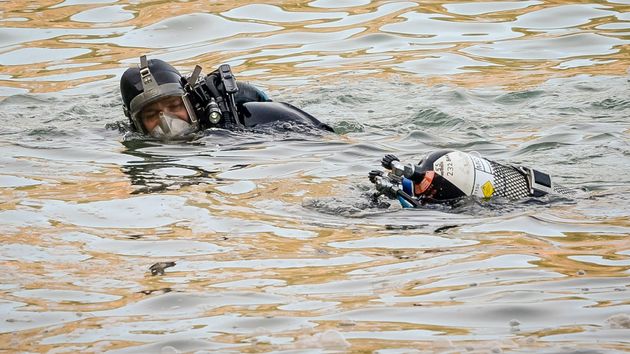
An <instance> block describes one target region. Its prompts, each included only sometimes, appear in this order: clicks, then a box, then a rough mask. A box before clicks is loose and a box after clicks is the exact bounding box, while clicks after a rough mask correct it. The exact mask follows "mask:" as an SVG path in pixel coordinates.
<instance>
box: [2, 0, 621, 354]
mask: <svg viewBox="0 0 630 354" xmlns="http://www.w3.org/2000/svg"><path fill="white" fill-rule="evenodd" d="M627 6H628V3H627V2H624V1H614V2H613V1H591V2H583V3H579V4H576V3H569V2H557V1H556V2H551V1H548V2H545V1H496V2H470V3H462V2H460V3H457V2H429V3H426V2H422V3H421V2H416V1H398V2H386V1H374V2H372V1H364V0H356V1H354V0H353V1H345V2H343V4H342V3H339V2H336V1H328V0H317V1H298V2H274V3H250V2H241V1H233V2H230V3H215V2H202V1H175V2H148V3H147V2H142V3H140V2H133V1H114V0H112V1H107V0H103V1H81V0H67V1H44V2H26V3H22V2H5V3H3V7H2V10H1V11H2V12H1V13H2V16H1V22H0V23H1V26H0V67H1V68H2V73H1V74H0V96H2V100H1V101H0V117H1V119H2V121H3V122H4V126H3V128H2V130H0V135H1V137H2V138H1V139H0V151H1V152H2V154H1V155H0V200H1V201H2V202H1V203H0V225H1V231H2V234H3V241H2V243H1V244H0V264H1V265H2V270H3V271H2V273H0V284H2V285H0V310H1V311H0V313H2V315H1V316H0V343H1V344H0V349H1V350H4V351H8V352H13V351H16V352H51V353H64V352H104V351H107V352H114V353H146V352H163V353H175V352H199V353H201V352H313V353H319V352H358V351H367V352H378V353H413V352H418V353H430V352H442V353H462V352H467V353H500V352H505V353H508V352H509V353H532V352H539V353H587V352H588V353H621V352H627V351H628V350H629V348H630V342H629V341H628V339H627V338H628V327H629V325H628V322H629V320H630V306H629V303H628V291H629V289H628V279H629V276H630V243H629V241H628V235H629V234H630V223H629V222H628V220H629V215H630V214H629V212H628V210H630V201H629V197H628V196H629V195H630V194H629V192H630V177H629V176H630V167H629V166H630V164H629V163H628V162H629V161H630V160H629V157H630V146H629V141H630V140H629V136H630V122H629V120H628V117H629V116H630V99H629V97H630V95H629V93H630V87H629V82H628V79H629V77H628V72H627V70H628V66H629V61H628V58H629V57H630V55H629V46H628V43H629V41H630V36H629V35H630V25H629V21H630V16H628V12H627ZM142 54H147V55H149V57H152V58H162V59H164V60H168V61H170V62H172V63H173V64H174V65H175V66H177V67H178V68H179V69H181V70H182V71H183V72H188V71H190V70H191V69H192V68H193V67H194V65H195V64H200V65H202V66H203V67H204V68H205V69H206V71H209V70H211V69H213V68H215V67H216V66H217V65H218V64H220V63H224V62H227V63H230V64H231V65H232V66H233V69H234V71H235V72H236V73H237V78H238V79H240V80H243V81H249V82H252V83H254V84H255V85H257V86H260V87H262V88H264V89H265V90H266V91H267V92H268V93H269V94H270V96H271V97H272V98H274V99H275V100H278V101H287V102H291V103H293V104H294V105H296V106H298V107H301V108H303V109H305V110H306V111H308V112H309V113H311V114H313V115H315V116H316V117H319V118H320V119H321V120H323V121H325V122H327V123H329V124H331V125H332V126H333V127H335V129H336V130H337V132H338V133H337V134H328V133H321V134H313V133H312V132H308V131H298V132H294V131H282V130H280V131H278V130H274V131H270V130H266V131H256V132H247V133H231V132H225V131H212V132H208V133H207V134H206V135H205V136H203V137H200V138H199V139H197V140H195V141H189V142H176V143H159V142H151V141H138V140H134V141H127V142H123V133H122V132H120V131H119V129H118V127H121V128H124V119H125V118H124V116H123V114H122V110H121V104H122V103H121V100H120V98H119V93H118V79H119V78H120V75H121V74H122V72H123V71H124V70H125V69H126V68H127V67H129V66H130V65H135V64H136V63H137V61H138V59H137V57H138V56H139V55H142ZM440 148H456V149H462V150H465V151H478V152H480V153H481V154H482V155H484V156H487V157H489V158H492V159H494V160H497V161H507V162H511V163H519V164H524V165H529V166H532V167H537V168H539V169H541V170H544V171H547V172H550V173H551V174H552V175H553V176H554V177H556V178H557V181H558V182H560V183H562V184H564V185H566V186H568V187H572V188H576V189H579V190H580V191H581V192H580V193H579V195H578V196H577V197H576V198H573V199H563V198H548V199H545V200H543V201H542V202H540V201H530V202H521V203H506V202H504V201H494V202H483V203H482V202H470V203H467V204H465V205H462V206H461V207H459V208H456V209H453V208H447V207H442V206H435V207H427V208H424V209H421V210H403V209H401V208H400V207H399V206H397V205H396V204H395V203H392V204H391V206H390V207H388V208H375V207H374V206H373V205H371V204H370V198H369V196H370V193H371V186H370V184H369V182H368V181H367V173H368V172H369V171H370V170H372V169H374V168H378V165H379V161H380V158H381V157H382V156H383V155H384V154H386V153H394V154H396V155H398V156H399V157H400V158H401V159H402V160H406V161H415V160H417V159H420V158H421V157H422V156H423V155H424V154H426V153H428V152H430V151H433V150H435V149H440ZM171 261H172V262H175V263H176V264H175V266H173V267H170V268H166V269H165V274H164V275H157V276H152V275H151V272H150V270H149V267H150V266H151V265H153V264H154V263H156V262H171Z"/></svg>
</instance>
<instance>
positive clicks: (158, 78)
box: [120, 56, 199, 138]
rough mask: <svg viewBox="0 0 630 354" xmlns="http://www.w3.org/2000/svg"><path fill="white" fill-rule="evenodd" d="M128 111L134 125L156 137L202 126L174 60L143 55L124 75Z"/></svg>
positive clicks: (178, 133) (183, 132)
mask: <svg viewBox="0 0 630 354" xmlns="http://www.w3.org/2000/svg"><path fill="white" fill-rule="evenodd" d="M120 94H121V95H122V99H123V104H124V107H123V109H124V111H125V115H126V116H127V117H128V118H129V120H130V121H131V125H132V127H133V128H134V129H135V130H136V131H139V132H142V133H144V134H149V135H151V136H154V137H165V138H171V137H177V136H181V135H184V134H187V133H190V132H192V131H195V130H197V129H198V128H199V125H198V123H197V118H196V116H195V113H194V110H193V109H192V105H191V104H190V101H189V100H188V97H187V95H186V92H185V91H184V88H183V87H182V76H181V74H180V73H179V71H177V69H175V68H174V67H172V66H171V65H170V64H168V63H166V62H164V61H162V60H159V59H151V60H147V59H146V57H145V56H142V57H140V66H138V67H135V68H129V69H127V71H125V73H124V74H123V75H122V77H121V79H120Z"/></svg>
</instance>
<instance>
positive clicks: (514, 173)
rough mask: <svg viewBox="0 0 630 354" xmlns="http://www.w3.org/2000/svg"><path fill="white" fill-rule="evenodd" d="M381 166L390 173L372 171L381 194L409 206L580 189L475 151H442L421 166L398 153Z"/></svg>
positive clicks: (378, 192) (516, 198) (421, 162)
mask: <svg viewBox="0 0 630 354" xmlns="http://www.w3.org/2000/svg"><path fill="white" fill-rule="evenodd" d="M381 165H382V166H383V167H384V168H385V169H387V170H388V171H389V172H387V173H384V171H381V170H373V171H371V172H370V173H369V179H370V182H372V183H374V185H375V187H376V190H377V195H376V197H378V196H379V195H385V196H386V197H388V198H390V199H398V201H399V202H400V203H401V205H402V206H403V207H404V208H417V207H421V206H423V205H425V204H431V203H442V204H451V205H454V204H455V203H456V202H458V201H460V200H462V199H463V198H466V197H477V198H481V199H484V200H488V199H491V198H496V197H500V198H504V199H508V200H518V199H523V198H528V197H534V198H539V197H543V196H545V195H560V196H571V195H573V194H575V192H576V191H574V190H571V189H568V188H566V187H563V186H561V185H559V184H556V183H555V182H554V181H553V180H552V178H551V176H549V175H548V174H546V173H544V172H541V171H538V170H535V169H533V168H528V167H523V166H512V165H505V164H500V163H497V162H494V161H491V160H488V159H485V158H483V157H481V156H479V154H478V153H476V152H473V153H466V152H462V151H457V150H439V151H436V152H433V153H430V154H428V155H427V156H426V157H425V158H424V159H423V160H421V161H420V162H419V163H418V164H403V163H401V162H400V160H399V159H398V158H397V157H396V156H394V155H385V156H384V157H383V159H382V160H381Z"/></svg>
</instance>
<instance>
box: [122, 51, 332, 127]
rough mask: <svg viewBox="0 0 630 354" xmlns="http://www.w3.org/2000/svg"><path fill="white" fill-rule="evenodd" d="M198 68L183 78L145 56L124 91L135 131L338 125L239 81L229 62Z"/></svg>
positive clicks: (125, 78) (125, 80)
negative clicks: (208, 70) (206, 70)
mask: <svg viewBox="0 0 630 354" xmlns="http://www.w3.org/2000/svg"><path fill="white" fill-rule="evenodd" d="M201 70H202V69H201V67H200V66H196V67H195V69H194V71H193V72H192V73H191V75H190V76H182V75H181V74H180V73H179V71H177V69H175V68H174V67H173V66H171V65H170V64H168V63H166V62H164V61H162V60H159V59H150V60H147V58H146V56H142V57H140V65H139V66H137V67H132V68H129V69H127V70H126V71H125V72H124V73H123V75H122V77H121V79H120V93H121V96H122V100H123V110H124V113H125V116H127V118H129V121H130V126H131V130H132V131H135V132H139V133H142V134H145V135H149V136H152V137H154V138H160V139H172V138H178V137H183V136H187V135H188V134H191V133H194V132H197V131H201V130H204V129H207V128H224V129H231V130H234V129H244V128H251V127H254V126H257V125H261V124H265V123H274V122H293V123H297V124H301V125H307V126H311V127H314V128H317V129H321V130H324V131H331V132H332V131H333V129H332V128H331V127H330V126H329V125H327V124H325V123H322V122H320V121H319V120H318V119H317V118H315V117H313V116H312V115H310V114H308V113H306V112H304V111H302V110H301V109H299V108H297V107H294V106H292V105H290V104H288V103H284V102H273V101H272V100H271V99H269V98H268V97H267V95H266V94H265V93H264V92H263V91H261V90H260V89H258V88H256V87H255V86H253V85H250V84H247V83H241V82H238V83H237V82H236V79H235V77H234V75H233V73H232V70H231V68H230V66H229V65H227V64H223V65H221V66H219V68H218V69H216V70H215V71H213V72H211V73H210V74H208V75H206V76H203V75H202V74H201Z"/></svg>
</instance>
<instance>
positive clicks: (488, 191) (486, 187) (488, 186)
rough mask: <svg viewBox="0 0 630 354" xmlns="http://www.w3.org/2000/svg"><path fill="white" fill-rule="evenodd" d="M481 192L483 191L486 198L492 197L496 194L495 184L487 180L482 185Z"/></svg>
mask: <svg viewBox="0 0 630 354" xmlns="http://www.w3.org/2000/svg"><path fill="white" fill-rule="evenodd" d="M481 192H482V193H483V196H484V198H490V197H491V196H492V195H493V194H494V186H493V185H492V183H490V181H487V182H486V183H484V184H483V185H482V186H481Z"/></svg>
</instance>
